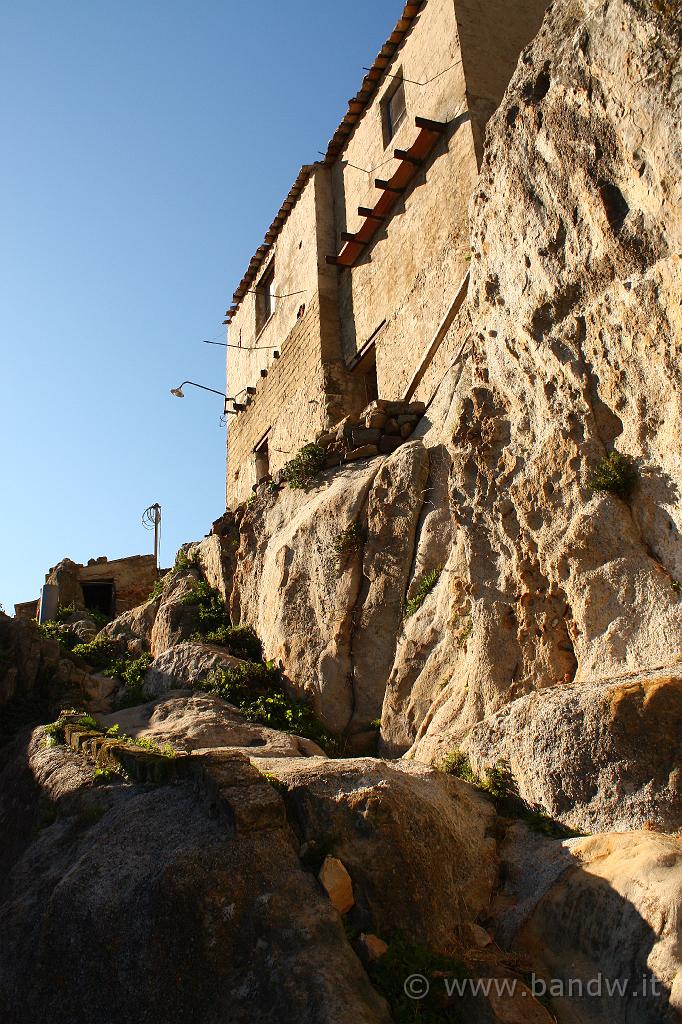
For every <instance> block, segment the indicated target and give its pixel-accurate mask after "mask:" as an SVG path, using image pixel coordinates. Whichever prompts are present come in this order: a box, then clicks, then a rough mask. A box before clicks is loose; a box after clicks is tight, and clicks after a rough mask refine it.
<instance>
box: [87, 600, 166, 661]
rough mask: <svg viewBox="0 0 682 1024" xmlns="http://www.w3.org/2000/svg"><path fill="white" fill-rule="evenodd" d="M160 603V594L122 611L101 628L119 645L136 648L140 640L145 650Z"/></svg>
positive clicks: (147, 648) (105, 634) (149, 640)
mask: <svg viewBox="0 0 682 1024" xmlns="http://www.w3.org/2000/svg"><path fill="white" fill-rule="evenodd" d="M160 604H161V595H160V594H159V595H158V596H157V597H154V598H151V599H150V600H149V601H146V602H145V603H144V604H141V605H138V607H137V608H131V609H130V611H127V612H123V613H122V614H121V615H118V616H117V617H116V618H115V619H112V621H111V622H108V623H107V625H106V626H105V627H104V628H103V629H102V631H101V632H102V633H103V634H104V636H106V637H109V639H110V640H116V641H118V643H120V644H121V645H125V646H126V647H127V648H130V646H131V645H132V647H133V650H137V647H138V645H139V644H140V642H141V643H142V645H143V646H144V648H145V649H146V650H149V648H150V646H151V639H152V630H153V628H154V622H155V621H156V616H157V613H158V611H159V605H160Z"/></svg>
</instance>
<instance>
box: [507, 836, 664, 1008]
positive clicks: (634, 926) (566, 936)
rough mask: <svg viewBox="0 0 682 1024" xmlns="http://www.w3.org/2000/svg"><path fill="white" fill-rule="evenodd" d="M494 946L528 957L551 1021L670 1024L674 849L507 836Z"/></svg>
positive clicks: (617, 840)
mask: <svg viewBox="0 0 682 1024" xmlns="http://www.w3.org/2000/svg"><path fill="white" fill-rule="evenodd" d="M501 855H502V858H503V863H504V878H505V882H504V885H503V887H502V889H501V891H500V893H499V894H498V899H497V907H496V912H497V914H498V921H497V926H496V936H497V939H498V941H499V942H500V943H502V945H503V946H504V947H506V948H509V947H510V946H511V947H512V948H513V949H514V950H515V951H517V952H519V953H522V954H525V955H529V956H530V957H531V958H532V961H533V963H534V964H535V974H536V978H537V982H536V986H535V991H536V992H537V994H539V995H542V994H543V986H546V993H547V994H549V995H550V997H551V1003H550V1006H551V1008H552V1010H553V1012H554V1013H555V1014H556V1015H557V1018H558V1020H559V1021H561V1022H564V1021H571V1022H572V1021H579V1022H581V1024H611V1022H613V1021H619V1022H621V1021H622V1022H624V1024H675V1022H677V1021H679V1020H680V1019H681V1015H682V953H681V950H682V839H680V837H679V836H668V835H656V834H655V833H653V832H648V831H644V832H630V833H613V834H610V835H594V836H589V837H588V838H584V839H572V840H566V841H565V842H562V843H557V842H552V841H548V840H546V839H543V838H541V837H539V836H531V835H529V834H528V833H527V832H526V830H525V828H524V827H523V826H516V827H515V828H514V829H512V830H510V832H509V834H508V836H507V838H506V840H505V842H504V844H503V845H502V849H501Z"/></svg>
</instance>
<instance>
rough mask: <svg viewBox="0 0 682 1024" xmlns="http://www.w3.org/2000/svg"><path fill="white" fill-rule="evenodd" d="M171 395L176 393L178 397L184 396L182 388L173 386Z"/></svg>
mask: <svg viewBox="0 0 682 1024" xmlns="http://www.w3.org/2000/svg"><path fill="white" fill-rule="evenodd" d="M171 395H175V397H176V398H184V397H185V396H184V395H183V393H182V388H171Z"/></svg>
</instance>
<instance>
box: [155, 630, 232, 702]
mask: <svg viewBox="0 0 682 1024" xmlns="http://www.w3.org/2000/svg"><path fill="white" fill-rule="evenodd" d="M238 664H239V659H238V658H233V657H231V655H229V654H228V653H227V651H226V650H225V649H224V648H223V647H216V646H215V645H213V644H202V643H189V642H188V643H178V644H175V646H173V647H169V648H168V650H166V651H164V652H163V654H160V655H159V656H158V658H155V659H154V661H153V662H152V663H151V665H150V666H149V669H148V671H147V673H146V674H145V678H144V684H143V687H142V690H143V693H144V695H145V697H155V696H158V695H159V694H162V693H166V692H167V691H168V690H182V689H184V688H186V689H190V690H191V689H193V688H194V686H196V685H197V684H199V683H201V682H202V681H203V680H205V679H206V677H207V676H208V675H210V674H211V673H212V672H215V671H216V669H218V670H219V669H230V668H234V667H235V666H236V665H238Z"/></svg>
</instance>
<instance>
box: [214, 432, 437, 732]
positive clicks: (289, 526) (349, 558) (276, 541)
mask: <svg viewBox="0 0 682 1024" xmlns="http://www.w3.org/2000/svg"><path fill="white" fill-rule="evenodd" d="M428 466H429V458H428V453H427V451H426V449H425V447H424V445H423V444H422V443H421V442H420V441H410V442H408V443H407V444H404V445H403V446H402V447H400V448H399V449H398V450H397V451H396V452H395V453H394V454H393V455H390V456H388V457H387V458H385V459H383V458H376V459H373V460H372V461H371V462H368V463H364V464H359V465H358V466H357V467H352V468H351V467H348V468H344V469H342V470H339V471H336V472H334V473H331V474H328V475H327V476H326V477H324V478H323V479H322V480H321V481H320V483H319V484H316V485H315V486H311V487H310V488H309V489H308V490H305V491H301V490H290V489H288V488H286V489H284V490H282V491H281V492H280V493H278V494H275V495H270V496H266V497H263V498H262V499H260V500H258V501H257V502H255V503H254V504H253V505H252V506H247V509H246V511H245V512H244V515H243V518H242V520H241V533H240V538H241V543H240V547H239V549H238V550H237V552H236V555H235V560H236V568H235V574H234V583H233V590H232V599H231V607H230V611H231V616H232V620H233V621H240V622H242V623H243V624H247V625H250V626H251V627H252V628H253V629H254V630H255V631H256V633H257V634H258V635H259V636H260V637H261V639H262V641H263V649H264V653H265V656H266V658H271V659H273V660H275V661H277V662H278V663H279V664H280V666H281V667H282V669H283V671H284V672H285V674H286V676H287V678H288V680H289V681H290V683H291V685H292V686H293V687H294V689H295V690H296V691H297V692H299V693H301V694H302V695H305V696H306V697H307V698H312V699H313V701H314V703H315V707H316V709H317V711H318V713H319V714H320V717H321V718H322V720H323V722H324V723H325V725H326V727H327V728H329V729H330V730H332V731H334V732H342V731H344V730H346V729H350V730H351V731H353V732H361V731H362V729H363V728H366V727H367V726H368V725H369V723H370V722H371V721H372V720H373V719H375V718H377V717H378V716H379V715H380V713H381V706H382V702H383V695H384V689H385V685H386V679H387V678H388V674H389V672H390V668H391V664H392V662H393V656H394V650H395V642H396V635H397V633H398V630H399V627H400V623H401V621H402V616H403V602H404V599H405V593H406V591H407V585H408V582H409V579H410V575H411V565H412V558H413V554H414V539H415V533H416V528H417V524H418V521H419V516H420V511H421V507H422V504H423V491H424V487H425V484H426V480H427V477H428ZM353 527H355V528H356V531H355V533H352V534H349V533H348V531H349V528H353ZM344 537H350V541H351V542H350V543H349V544H348V546H347V547H344V546H343V539H344Z"/></svg>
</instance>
